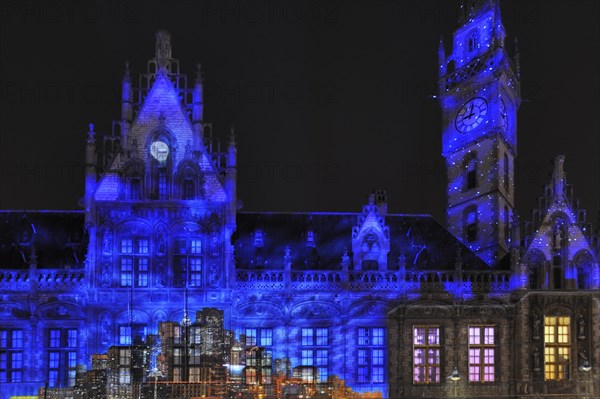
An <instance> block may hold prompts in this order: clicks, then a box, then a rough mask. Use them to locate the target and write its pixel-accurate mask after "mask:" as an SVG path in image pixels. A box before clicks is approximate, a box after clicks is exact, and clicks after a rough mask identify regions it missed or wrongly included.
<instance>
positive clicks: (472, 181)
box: [467, 157, 477, 190]
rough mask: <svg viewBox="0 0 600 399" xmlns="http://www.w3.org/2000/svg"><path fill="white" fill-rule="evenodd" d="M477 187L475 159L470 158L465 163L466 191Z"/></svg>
mask: <svg viewBox="0 0 600 399" xmlns="http://www.w3.org/2000/svg"><path fill="white" fill-rule="evenodd" d="M475 187H477V159H476V158H474V157H473V158H471V159H469V161H468V163H467V190H471V189H473V188H475Z"/></svg>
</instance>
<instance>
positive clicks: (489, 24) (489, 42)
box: [438, 0, 520, 266]
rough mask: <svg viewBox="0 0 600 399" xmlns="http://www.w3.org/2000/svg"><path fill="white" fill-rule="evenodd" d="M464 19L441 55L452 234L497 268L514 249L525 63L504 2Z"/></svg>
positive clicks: (469, 8) (471, 11)
mask: <svg viewBox="0 0 600 399" xmlns="http://www.w3.org/2000/svg"><path fill="white" fill-rule="evenodd" d="M467 4H468V5H467ZM459 14H460V21H459V22H460V26H459V28H458V29H457V30H456V31H455V32H454V35H453V42H452V52H451V53H450V54H449V55H446V53H445V50H444V44H443V42H440V49H439V62H440V65H439V75H440V78H439V81H438V98H439V100H440V104H441V107H442V113H443V131H442V155H443V156H444V158H445V159H446V169H447V173H448V191H447V201H448V203H447V209H446V218H447V225H448V229H449V230H450V232H452V233H453V234H454V235H455V236H456V237H458V238H459V239H460V240H461V241H462V242H463V243H465V244H466V245H467V246H469V247H470V248H471V249H472V250H473V251H475V252H476V253H477V254H478V255H479V256H480V257H481V258H482V259H483V260H484V261H485V262H486V263H487V264H488V265H490V266H493V265H494V264H495V263H497V262H498V261H499V260H500V259H501V258H502V257H503V256H504V255H505V254H506V253H507V252H508V250H509V248H510V246H511V237H510V231H511V228H510V225H511V221H512V219H513V212H514V210H513V209H514V159H515V157H516V155H517V141H516V134H517V125H516V122H517V118H516V114H517V109H518V107H519V103H520V90H519V66H518V55H516V56H515V60H514V61H513V60H512V59H511V58H510V57H509V55H508V53H507V51H506V49H505V46H504V40H505V36H506V33H505V31H504V26H503V25H502V21H501V18H500V6H499V4H498V0H480V1H469V2H464V3H463V5H462V6H461V9H460V12H459ZM515 54H517V53H516V50H515Z"/></svg>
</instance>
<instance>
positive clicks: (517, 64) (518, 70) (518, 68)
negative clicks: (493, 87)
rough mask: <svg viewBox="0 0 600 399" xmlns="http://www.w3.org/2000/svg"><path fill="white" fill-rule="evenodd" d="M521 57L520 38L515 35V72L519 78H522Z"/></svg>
mask: <svg viewBox="0 0 600 399" xmlns="http://www.w3.org/2000/svg"><path fill="white" fill-rule="evenodd" d="M519 58H520V57H519V39H517V38H516V37H515V73H516V74H517V78H518V79H521V62H520V60H519Z"/></svg>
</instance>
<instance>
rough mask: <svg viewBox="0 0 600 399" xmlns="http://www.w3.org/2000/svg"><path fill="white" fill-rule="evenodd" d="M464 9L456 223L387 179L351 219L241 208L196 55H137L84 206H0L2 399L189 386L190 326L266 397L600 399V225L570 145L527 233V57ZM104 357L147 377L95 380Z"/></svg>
mask: <svg viewBox="0 0 600 399" xmlns="http://www.w3.org/2000/svg"><path fill="white" fill-rule="evenodd" d="M461 16H462V20H461V24H460V27H459V28H458V29H457V31H456V32H455V33H454V40H453V43H452V49H451V51H450V53H449V55H447V54H446V50H445V48H444V44H443V43H441V44H440V50H439V57H440V64H439V68H440V72H439V81H438V87H439V95H438V98H439V101H440V105H441V108H442V113H443V131H442V151H443V156H444V157H445V158H446V162H447V167H448V192H447V198H448V206H447V224H446V226H443V225H441V224H440V223H439V222H437V221H436V220H434V219H433V218H432V217H431V216H429V215H402V214H390V213H388V211H387V201H388V199H387V195H386V193H385V191H374V192H373V193H372V194H371V195H370V196H369V197H368V200H367V201H366V203H365V204H364V205H363V206H362V211H361V212H356V213H270V212H259V213H250V212H240V211H239V210H238V198H237V194H236V179H237V172H236V168H237V164H236V162H237V160H236V156H237V149H236V138H235V134H234V131H233V130H232V131H231V133H230V135H229V138H228V141H227V145H226V146H224V147H219V146H217V145H216V143H215V142H214V140H213V139H212V137H213V135H212V131H210V130H211V129H212V127H211V126H210V125H209V124H207V123H206V122H205V121H204V118H203V106H204V104H203V93H202V77H201V71H200V66H198V70H197V72H196V76H195V78H194V79H191V80H190V81H191V82H192V83H191V84H188V82H189V81H188V79H187V77H186V75H184V74H182V73H181V72H180V71H179V62H178V61H177V60H176V59H174V58H173V56H172V53H171V41H170V35H169V34H168V33H167V32H165V31H159V32H158V33H157V35H156V53H155V57H154V58H153V59H151V60H150V61H149V62H148V70H147V72H146V73H144V74H142V75H141V78H140V79H139V80H138V79H134V78H132V76H131V73H130V71H129V67H128V66H127V68H126V71H125V74H124V77H123V81H122V113H121V118H120V120H119V121H118V122H117V123H116V124H115V131H114V132H113V134H112V135H106V136H104V137H101V136H99V135H98V136H97V135H96V132H95V131H94V126H93V125H90V126H89V129H88V131H87V133H86V137H87V144H86V165H85V171H86V173H85V175H86V181H85V194H84V201H83V202H84V208H85V209H84V210H83V211H70V212H64V211H62V212H61V211H2V212H0V267H1V269H0V290H1V293H0V300H1V303H0V314H1V317H2V322H1V325H0V384H1V387H2V389H0V398H2V399H4V398H9V397H11V396H24V395H37V394H38V393H39V392H40V391H39V390H40V388H43V387H47V388H48V390H47V391H46V393H45V395H46V396H47V397H58V395H59V394H60V395H63V396H61V397H72V395H73V394H74V393H73V392H74V390H73V388H74V387H75V385H77V386H78V387H82V386H83V385H81V384H83V383H82V381H83V380H84V376H86V377H85V378H87V380H94V383H95V384H101V385H102V384H103V386H104V388H106V392H108V393H104V394H102V395H104V396H102V395H100V394H98V395H100V396H96V397H111V398H120V397H132V395H134V393H135V392H138V393H139V395H140V396H141V397H151V395H152V393H153V391H152V387H153V385H152V383H154V382H157V381H159V380H160V382H161V384H162V383H163V382H164V381H167V380H169V381H171V380H173V381H178V379H179V381H195V380H194V379H193V378H195V377H192V376H193V373H192V372H191V371H189V370H188V371H186V373H187V374H185V375H183V377H181V375H180V374H178V372H174V368H175V367H174V365H177V364H178V363H177V360H173V359H177V356H179V355H177V353H179V352H177V351H178V350H180V348H183V349H182V350H183V351H184V352H185V353H186V356H188V354H187V353H188V352H187V351H188V349H189V350H195V348H194V347H191V346H190V345H191V344H190V345H188V343H189V342H193V341H192V339H193V338H192V336H193V334H192V332H191V331H193V329H194V328H198V329H199V331H203V333H202V334H205V335H202V337H203V338H201V340H200V341H201V342H202V345H204V346H203V347H202V348H203V349H202V351H203V352H202V356H205V357H201V359H202V360H201V362H200V363H201V364H204V365H206V367H208V364H209V363H210V367H211V368H210V372H211V373H212V374H211V375H212V376H213V377H211V378H216V377H214V376H215V375H217V374H218V375H219V376H221V377H219V378H222V379H221V380H219V381H220V382H219V384H220V383H222V382H223V381H225V378H227V381H229V382H230V383H231V384H232V385H235V386H236V389H238V388H239V391H237V392H244V394H246V395H249V394H253V395H255V396H256V397H257V398H262V397H263V396H267V397H268V396H270V397H278V396H283V394H282V392H288V393H287V394H286V395H287V396H286V397H292V396H293V397H295V398H300V397H301V396H299V395H300V393H302V394H303V395H305V394H306V393H307V392H308V393H310V395H311V396H313V395H314V396H313V397H315V398H322V397H325V396H327V397H330V398H334V397H335V398H357V397H358V396H361V395H362V396H363V397H372V398H376V397H383V398H417V397H419V398H420V397H492V396H496V397H497V396H499V395H500V396H503V397H514V398H521V397H522V398H526V397H538V398H541V397H545V395H548V396H551V395H555V394H564V395H565V396H568V395H579V396H577V397H581V398H583V397H589V398H591V397H595V396H594V395H597V394H598V393H599V392H600V385H599V384H598V382H597V381H598V380H600V373H599V370H600V345H599V344H600V335H599V334H600V330H599V329H598V325H600V266H599V263H598V252H599V243H598V238H597V237H596V236H594V235H593V232H592V228H591V226H590V225H589V224H588V223H587V222H586V219H585V212H584V211H582V210H579V209H578V202H577V201H576V200H574V198H573V196H572V190H571V188H570V186H568V185H567V183H566V174H565V171H564V161H565V160H564V157H561V156H559V157H557V158H556V159H555V162H554V171H553V174H552V179H551V182H550V184H549V185H548V186H547V187H546V189H545V192H544V196H543V197H542V198H541V199H540V202H539V203H540V208H539V209H538V210H536V211H535V212H534V219H533V220H532V222H531V223H528V224H527V225H526V228H525V230H524V234H522V235H523V239H522V238H521V229H520V226H519V223H518V221H517V218H516V213H515V210H514V158H515V156H516V148H517V144H516V115H517V109H518V107H519V103H520V94H519V67H518V54H516V55H513V56H512V57H511V56H509V55H508V52H507V50H506V49H505V46H504V42H505V35H506V34H505V31H504V28H503V25H502V21H501V16H500V9H499V5H498V4H497V2H496V1H492V0H486V1H480V2H475V3H474V5H472V6H469V7H468V8H463V9H462V11H461ZM134 81H135V82H138V81H139V82H140V83H139V85H136V86H134V84H133V82H134ZM529 134H536V133H534V132H530V133H529ZM537 134H539V133H537ZM107 143H108V145H107ZM101 144H102V146H103V149H104V151H102V153H103V157H99V156H98V153H100V151H99V149H100V145H101ZM197 312H200V313H197ZM197 314H198V318H197V317H196V315H197ZM221 319H222V320H221ZM168 322H172V323H168ZM180 328H181V329H180ZM554 328H556V331H557V333H556V334H557V337H558V336H560V342H559V341H556V342H554V341H553V339H554V335H553V334H554V333H553V332H552V331H554V330H553V329H554ZM178 329H180V330H178ZM159 330H160V331H159ZM174 331H178V332H177V333H175V332H174ZM181 331H184V332H185V331H187V332H185V333H182V332H181ZM207 331H209V332H210V334H208V333H207ZM177 334H179V335H177ZM186 334H187V335H186ZM207 334H208V335H207ZM157 336H158V337H159V338H158V340H157V339H156V337H157ZM174 336H175V337H185V338H182V341H181V342H180V341H178V340H179V338H173V337H174ZM199 336H200V335H199ZM153 337H154V338H153ZM207 337H209V338H207ZM214 337H219V340H220V341H219V342H225V341H227V340H229V341H227V342H229V344H228V345H229V346H228V349H227V351H226V352H227V353H225V352H223V353H225V354H220V355H218V356H217V355H216V354H215V353H216V352H215V351H216V350H213V349H211V348H212V346H210V345H213V346H214V342H217V341H214V339H215V338H214ZM168 339H171V341H170V342H168V343H165V342H167V341H168ZM187 339H189V340H190V341H189V342H188V341H186V340H187ZM557 339H558V338H557ZM144 340H145V341H144ZM209 341H210V345H209V344H207V342H209ZM148 342H150V343H148ZM144 345H147V346H144ZM161 345H162V346H161ZM177 345H180V346H177ZM217 346H218V345H217ZM188 347H189V348H188ZM207 348H208V349H207ZM123 350H129V351H130V352H127V353H128V355H127V356H125V357H123V356H122V355H120V353H124V352H121V351H123ZM219 350H221V349H219ZM554 350H556V351H557V352H556V353H554V352H552V351H554ZM135 351H138V352H139V353H138V352H135ZM144 351H146V352H144ZM161 351H162V352H161ZM245 351H246V352H245ZM134 352H135V353H138V354H134ZM189 353H191V352H189ZM241 353H245V354H244V355H243V356H242V355H240V354H241ZM138 355H139V356H138ZM480 355H481V359H480V357H479V356H480ZM189 356H192V355H189ZM253 356H255V357H253ZM553 356H554V357H553ZM138 357H139V358H140V359H142V358H145V357H148V358H149V359H150V360H149V363H145V361H142V360H140V363H139V364H137V365H136V362H137V360H136V359H138ZM263 358H268V359H270V360H269V363H261V362H262V359H263ZM115 359H120V360H115ZM123 359H129V360H127V362H132V363H127V362H126V363H123V364H121V363H119V362H120V361H121V360H123ZM207 359H208V360H207ZM482 359H483V360H482ZM557 359H558V360H557ZM114 362H116V363H117V364H114V365H111V364H112V363H114ZM251 362H254V363H251ZM220 363H226V364H227V367H224V366H223V364H220ZM190 364H191V363H190ZM155 366H156V367H158V368H160V369H161V372H162V373H163V375H164V376H162V377H160V379H159V377H156V379H154V376H152V377H148V374H149V373H150V372H151V371H152V370H153V369H154V367H155ZM111 367H113V368H114V369H115V370H117V369H118V370H121V369H124V367H133V368H136V370H139V374H138V375H136V374H135V372H132V371H128V372H127V373H124V374H118V373H117V374H115V379H114V380H111V378H110V375H111V374H110V373H109V374H108V376H109V377H108V379H106V377H102V378H104V379H102V378H97V380H98V381H100V382H98V381H96V380H95V378H96V374H94V373H88V374H85V371H86V370H90V369H93V371H94V372H96V371H97V372H98V373H99V374H98V375H100V374H101V373H100V371H102V369H106V368H111ZM252 367H255V368H256V367H258V369H260V370H261V371H260V373H264V375H267V374H268V375H270V373H272V374H273V379H265V380H264V383H265V385H269V384H270V385H273V387H272V389H271V388H269V389H266V388H260V389H259V388H257V386H258V385H261V383H256V384H254V385H253V386H250V385H252V384H253V383H252V382H251V381H254V380H253V379H252V378H255V376H256V375H258V374H252V375H251V374H249V373H248V372H247V370H250V369H251V368H252ZM132 370H133V369H132ZM225 370H226V371H225ZM245 370H246V371H245ZM253 370H254V369H253ZM215 371H218V373H217V374H215ZM136 372H137V371H136ZM245 372H246V374H245V376H244V377H243V378H242V377H240V375H243V374H244V373H245ZM254 372H255V371H253V373H254ZM226 373H228V374H227V376H226ZM154 375H156V374H154ZM276 375H277V376H278V377H277V378H275V376H276ZM448 376H451V377H452V378H448ZM136 378H137V380H136ZM198 378H199V379H198V380H197V381H205V379H204V378H205V376H203V377H198ZM269 378H270V377H269ZM294 378H296V380H294ZM255 379H256V378H255ZM87 380H86V381H87ZM256 380H257V381H259V380H260V378H258V379H256ZM305 380H306V381H305ZM132 381H134V382H135V381H137V383H139V391H135V390H132V389H133V388H131V389H130V388H127V389H126V387H128V386H131V385H132ZM276 381H279V382H282V381H285V383H286V384H287V385H286V386H287V387H288V388H286V389H288V391H286V390H285V389H284V388H282V387H281V386H279V385H277V384H279V383H277V384H276ZM292 381H293V384H300V383H301V382H302V381H304V382H307V381H308V382H307V384H308V385H310V390H309V391H294V392H295V393H294V392H292V391H291V390H290V389H292V388H291V387H292V385H293V384H292ZM288 383H289V384H288ZM144 384H145V385H144ZM165 384H166V382H165ZM244 384H247V385H249V386H250V387H243V385H244ZM158 385H160V384H158ZM275 385H277V386H275ZM142 386H143V387H142ZM166 386H167V385H164V386H163V387H162V388H160V389H162V390H159V394H160V395H159V397H168V396H166V395H167V394H166V393H165V392H167V391H166V390H165V389H166V388H165V387H166ZM219 386H220V385H219ZM240 387H241V388H240ZM340 387H341V388H340ZM345 387H349V388H351V392H352V394H350V393H349V392H350V391H349V390H346V388H345ZM154 388H156V386H154ZM82 389H83V388H82ZM128 389H129V390H128ZM136 389H137V388H136ZM219 389H221V388H219ZM294 389H295V388H294ZM98 392H100V391H98ZM102 392H105V391H102ZM190 392H191V391H190ZM202 392H208V391H202ZM219 392H221V391H219ZM222 392H225V391H224V390H222ZM290 392H292V393H290ZM213 393H214V392H213ZM230 394H231V392H229V393H228V394H223V395H222V396H227V395H230ZM53 395H55V396H53ZM69 395H71V396H69ZM190 395H191V394H190ZM219 395H220V394H219ZM294 395H295V396H294ZM208 396H210V395H208ZM77 397H94V396H77ZM172 397H188V396H185V395H183V394H180V395H179V396H172Z"/></svg>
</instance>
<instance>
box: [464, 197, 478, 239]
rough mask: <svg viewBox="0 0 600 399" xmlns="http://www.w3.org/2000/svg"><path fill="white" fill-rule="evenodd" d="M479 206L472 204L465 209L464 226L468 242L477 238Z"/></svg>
mask: <svg viewBox="0 0 600 399" xmlns="http://www.w3.org/2000/svg"><path fill="white" fill-rule="evenodd" d="M477 222H478V215H477V207H476V206H470V207H468V208H467V209H466V210H465V216H464V226H465V238H466V240H467V242H474V241H476V240H477V230H478V227H477V224H478V223H477Z"/></svg>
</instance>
